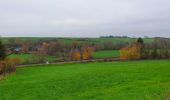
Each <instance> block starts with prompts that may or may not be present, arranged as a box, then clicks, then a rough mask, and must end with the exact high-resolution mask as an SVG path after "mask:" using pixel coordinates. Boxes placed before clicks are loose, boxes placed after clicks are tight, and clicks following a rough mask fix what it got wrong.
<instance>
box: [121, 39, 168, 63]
mask: <svg viewBox="0 0 170 100" xmlns="http://www.w3.org/2000/svg"><path fill="white" fill-rule="evenodd" d="M120 54H121V55H120V59H121V60H135V59H167V58H170V40H169V39H166V38H155V39H154V42H152V43H144V42H143V40H142V38H139V39H138V40H137V42H136V43H133V44H131V45H129V46H127V47H125V48H122V49H121V50H120Z"/></svg>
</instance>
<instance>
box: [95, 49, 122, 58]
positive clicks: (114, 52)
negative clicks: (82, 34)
mask: <svg viewBox="0 0 170 100" xmlns="http://www.w3.org/2000/svg"><path fill="white" fill-rule="evenodd" d="M119 55H120V54H119V50H106V51H98V52H94V54H93V57H94V58H111V57H119Z"/></svg>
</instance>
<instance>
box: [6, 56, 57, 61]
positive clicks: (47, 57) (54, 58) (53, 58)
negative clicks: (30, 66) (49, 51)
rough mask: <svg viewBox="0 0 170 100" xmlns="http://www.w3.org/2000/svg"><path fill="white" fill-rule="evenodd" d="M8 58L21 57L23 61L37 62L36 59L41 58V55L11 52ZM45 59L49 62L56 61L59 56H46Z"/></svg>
mask: <svg viewBox="0 0 170 100" xmlns="http://www.w3.org/2000/svg"><path fill="white" fill-rule="evenodd" d="M8 58H19V59H20V60H21V63H28V62H29V61H32V60H34V61H35V62H36V60H38V59H39V57H38V56H36V55H34V54H11V55H9V56H8ZM44 59H45V60H46V61H49V62H54V61H56V60H57V58H56V57H54V56H45V58H44ZM32 62H33V61H32Z"/></svg>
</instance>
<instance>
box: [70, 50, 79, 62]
mask: <svg viewBox="0 0 170 100" xmlns="http://www.w3.org/2000/svg"><path fill="white" fill-rule="evenodd" d="M71 59H72V60H81V53H80V51H79V50H72V51H71Z"/></svg>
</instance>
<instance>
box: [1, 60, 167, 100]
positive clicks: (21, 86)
mask: <svg viewBox="0 0 170 100" xmlns="http://www.w3.org/2000/svg"><path fill="white" fill-rule="evenodd" d="M0 99H1V100H166V99H167V100H169V99H170V61H169V60H155V61H154V60H153V61H133V62H107V63H87V64H64V65H44V66H39V67H38V66H35V67H34V66H32V67H27V68H18V69H17V71H16V74H13V75H10V76H8V77H6V78H5V79H3V80H1V81H0Z"/></svg>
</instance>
